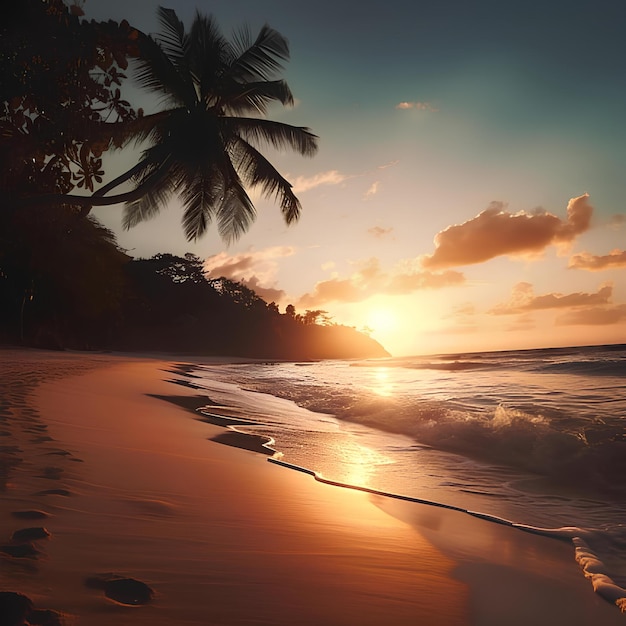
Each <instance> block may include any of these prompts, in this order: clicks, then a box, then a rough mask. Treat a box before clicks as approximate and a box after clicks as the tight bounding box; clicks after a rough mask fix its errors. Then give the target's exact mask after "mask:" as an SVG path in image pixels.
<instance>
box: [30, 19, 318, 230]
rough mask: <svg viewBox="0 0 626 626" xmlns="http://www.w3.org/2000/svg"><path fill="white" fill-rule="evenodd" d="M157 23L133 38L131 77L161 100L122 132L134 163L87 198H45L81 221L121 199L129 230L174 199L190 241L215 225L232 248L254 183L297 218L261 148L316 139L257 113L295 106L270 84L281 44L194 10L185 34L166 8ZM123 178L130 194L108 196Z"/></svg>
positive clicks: (288, 190) (285, 91)
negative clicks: (225, 26) (222, 25)
mask: <svg viewBox="0 0 626 626" xmlns="http://www.w3.org/2000/svg"><path fill="white" fill-rule="evenodd" d="M158 17H159V22H160V26H161V34H160V35H159V36H157V37H151V36H146V35H143V36H141V37H140V40H139V52H140V54H139V60H138V62H137V65H138V71H137V76H136V78H137V81H138V83H139V85H140V86H141V87H143V88H145V89H148V90H149V91H151V92H152V93H154V94H157V95H159V96H161V98H162V101H163V103H164V104H165V105H166V108H165V109H164V110H163V111H161V112H159V113H155V114H153V115H148V116H145V117H141V118H139V119H138V120H135V121H133V122H130V123H129V124H127V125H126V127H124V128H123V129H122V132H123V134H125V135H126V134H127V133H128V132H129V130H131V131H132V132H133V133H134V135H135V137H136V139H137V140H139V141H144V140H147V142H148V147H147V148H146V149H145V150H144V151H143V153H142V155H141V159H140V160H139V162H138V163H137V165H135V166H134V167H133V168H131V169H130V170H129V171H128V172H126V173H124V174H122V175H121V176H118V177H117V178H116V179H115V180H113V181H111V182H110V183H108V184H107V185H104V186H103V187H101V188H100V189H98V190H97V191H96V192H95V193H94V194H93V195H91V196H72V195H67V194H66V195H56V196H50V197H45V199H46V200H52V199H54V200H55V201H57V202H59V203H63V204H70V205H74V206H80V207H82V211H81V213H82V214H83V215H86V214H88V213H89V211H90V210H91V207H92V206H104V205H111V204H119V203H121V202H125V203H126V206H125V211H124V218H123V224H124V227H125V228H131V227H132V226H135V225H136V224H138V223H139V222H141V221H144V220H146V219H149V218H151V217H153V216H154V215H156V214H157V213H158V212H159V210H160V209H161V208H162V207H163V206H164V205H165V204H166V203H167V201H168V200H169V199H170V197H171V196H172V195H173V194H177V195H178V196H179V198H180V200H181V201H182V205H183V209H184V210H183V217H182V225H183V230H184V232H185V235H186V237H187V239H188V240H195V239H197V238H198V237H200V236H202V235H203V234H204V233H205V232H206V230H207V228H208V227H209V225H210V224H211V222H212V221H213V220H215V221H216V222H217V227H218V232H219V234H220V235H221V236H222V238H223V239H224V240H226V241H227V242H230V241H232V240H234V239H236V238H238V237H239V236H240V235H241V234H242V233H244V232H245V231H246V230H247V229H248V228H249V226H250V224H251V223H252V222H253V220H254V218H255V213H256V212H255V208H254V205H253V203H252V201H251V200H250V197H249V196H248V193H247V191H246V189H247V188H251V187H259V188H260V190H261V192H262V193H263V195H265V196H267V197H274V198H276V200H277V201H278V203H279V206H280V209H281V212H282V215H283V218H284V220H285V222H286V223H287V224H291V223H293V222H295V221H296V220H297V219H298V217H299V215H300V211H301V205H300V202H299V200H298V198H297V197H296V196H295V194H294V193H293V191H292V185H291V184H290V183H289V182H288V181H287V180H286V179H285V178H283V176H281V174H280V173H279V172H278V171H277V170H276V169H275V168H274V166H273V165H272V164H271V163H270V162H269V161H268V160H267V159H266V158H265V157H264V156H263V155H262V154H261V152H260V149H261V148H263V147H267V146H273V147H274V148H278V149H284V148H290V149H293V150H295V151H297V152H299V153H300V154H302V155H303V156H312V155H313V154H315V152H316V150H317V137H316V136H315V135H314V134H313V133H312V132H311V131H310V130H309V129H308V128H304V127H296V126H290V125H288V124H283V123H280V122H274V121H271V120H268V119H266V118H265V117H264V116H265V114H266V112H267V107H268V105H269V104H270V103H272V102H280V103H281V104H283V105H292V104H293V95H292V93H291V91H290V89H289V87H288V85H287V83H286V82H285V81H284V80H278V79H275V78H274V77H275V75H276V74H277V73H278V72H279V71H280V70H281V69H282V62H283V61H286V60H287V59H288V58H289V46H288V42H287V40H286V39H285V38H284V37H283V36H282V35H281V34H280V33H278V32H277V31H275V30H273V29H272V28H270V27H269V26H264V27H263V28H262V29H261V31H260V32H259V34H258V36H257V37H256V39H254V40H253V39H252V38H251V36H250V33H249V31H248V30H247V29H242V30H241V31H240V32H238V33H237V34H236V35H235V36H234V37H233V40H232V41H229V40H228V39H226V38H225V37H224V36H223V34H222V33H221V32H220V30H219V28H218V26H217V24H216V22H215V21H214V19H213V18H212V17H210V16H209V17H207V16H203V15H201V14H200V13H196V15H195V18H194V20H193V23H192V25H191V28H190V30H189V32H186V30H185V27H184V25H183V23H182V22H181V21H180V20H179V19H178V17H177V15H176V13H175V12H174V11H173V10H172V9H166V8H163V7H159V9H158ZM105 126H109V125H105ZM127 181H132V182H133V183H134V184H135V187H134V189H132V190H131V191H129V192H126V193H121V194H118V195H108V194H109V193H110V192H111V191H113V190H114V189H116V188H117V187H118V186H119V185H121V184H122V183H124V182H127ZM42 199H43V198H40V200H42ZM33 200H34V198H33Z"/></svg>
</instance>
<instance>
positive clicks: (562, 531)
mask: <svg viewBox="0 0 626 626" xmlns="http://www.w3.org/2000/svg"><path fill="white" fill-rule="evenodd" d="M267 460H268V461H269V462H270V463H274V465H280V466H282V467H285V468H287V469H290V470H294V471H296V472H302V473H303V474H308V475H309V476H312V477H313V478H314V480H316V481H317V482H320V483H324V484H325V485H331V486H333V487H341V488H344V489H352V490H354V491H363V492H365V493H371V494H373V495H376V496H382V497H385V498H393V499H395V500H403V501H405V502H415V503H416V504H425V505H427V506H436V507H439V508H442V509H448V510H450V511H458V512H459V513H465V514H466V515H471V516H472V517H477V518H480V519H483V520H485V521H487V522H492V523H494V524H501V525H502V526H509V527H510V528H515V529H517V530H521V531H523V532H526V533H532V534H534V535H541V536H543V537H549V538H550V539H557V540H559V541H567V542H569V543H570V544H572V545H573V547H574V548H575V560H576V562H577V563H578V565H579V566H580V568H581V569H582V571H583V574H584V575H585V578H587V579H590V581H591V584H592V587H593V590H594V591H595V592H596V593H597V594H598V595H599V596H601V597H602V598H604V599H605V600H607V601H608V602H610V603H611V604H615V605H617V607H618V608H619V609H621V610H622V612H626V589H623V588H622V587H620V586H619V585H618V584H616V583H615V581H613V580H612V579H611V578H610V577H609V576H607V575H606V574H604V573H603V570H604V569H605V565H604V563H602V561H601V560H600V559H599V558H598V556H597V555H596V554H595V553H594V552H593V551H592V550H591V548H590V547H589V545H588V544H587V542H586V541H585V539H584V538H583V536H584V535H585V531H584V530H583V529H581V528H577V527H575V526H566V527H563V528H538V527H536V526H529V525H527V524H518V523H516V522H512V521H510V520H508V519H505V518H503V517H498V516H497V515H490V514H489V513H481V512H480V511H471V510H469V509H464V508H462V507H459V506H454V505H452V504H444V503H443V502H436V501H435V500H425V499H423V498H415V497H413V496H405V495H402V494H399V493H391V492H388V491H381V490H380V489H373V488H371V487H362V486H359V485H351V484H349V483H342V482H340V481H338V480H331V479H330V478H325V477H324V476H322V475H321V474H319V473H318V472H316V471H315V470H311V469H309V468H307V467H303V466H302V465H296V464H295V463H288V462H287V461H281V460H280V459H277V458H276V457H268V459H267Z"/></svg>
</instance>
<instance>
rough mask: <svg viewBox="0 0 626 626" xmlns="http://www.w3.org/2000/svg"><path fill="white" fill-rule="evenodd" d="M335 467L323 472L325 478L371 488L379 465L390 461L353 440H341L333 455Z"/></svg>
mask: <svg viewBox="0 0 626 626" xmlns="http://www.w3.org/2000/svg"><path fill="white" fill-rule="evenodd" d="M333 456H334V457H335V458H336V459H337V466H336V467H335V468H329V469H330V472H329V473H327V472H326V471H325V472H324V476H325V477H326V478H330V479H332V480H337V481H339V482H343V483H346V484H348V485H356V486H359V487H371V486H372V478H373V477H374V475H375V474H376V472H377V471H378V467H379V466H380V465H389V464H390V463H392V461H391V459H390V458H388V457H386V456H385V455H383V454H381V453H380V452H378V451H376V450H374V449H373V448H369V447H367V446H363V445H361V444H360V443H358V442H357V441H356V440H354V439H342V440H341V442H337V446H336V451H335V455H333Z"/></svg>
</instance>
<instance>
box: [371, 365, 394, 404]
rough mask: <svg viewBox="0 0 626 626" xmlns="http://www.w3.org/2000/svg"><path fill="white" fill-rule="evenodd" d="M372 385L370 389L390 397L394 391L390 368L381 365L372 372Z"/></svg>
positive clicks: (377, 393)
mask: <svg viewBox="0 0 626 626" xmlns="http://www.w3.org/2000/svg"><path fill="white" fill-rule="evenodd" d="M372 378H373V380H372V385H371V387H370V391H372V392H373V393H375V394H376V395H379V396H384V397H389V396H391V394H392V392H393V383H392V382H391V377H390V376H389V369H388V368H386V367H379V368H377V369H375V370H374V371H373V372H372Z"/></svg>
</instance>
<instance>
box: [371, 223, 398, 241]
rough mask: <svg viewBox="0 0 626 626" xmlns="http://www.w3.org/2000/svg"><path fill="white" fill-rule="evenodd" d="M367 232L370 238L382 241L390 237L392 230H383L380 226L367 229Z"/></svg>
mask: <svg viewBox="0 0 626 626" xmlns="http://www.w3.org/2000/svg"><path fill="white" fill-rule="evenodd" d="M367 232H368V233H369V234H370V235H372V237H376V239H383V238H385V237H387V236H388V235H391V233H392V232H393V228H383V227H382V226H372V228H368V229H367Z"/></svg>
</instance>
